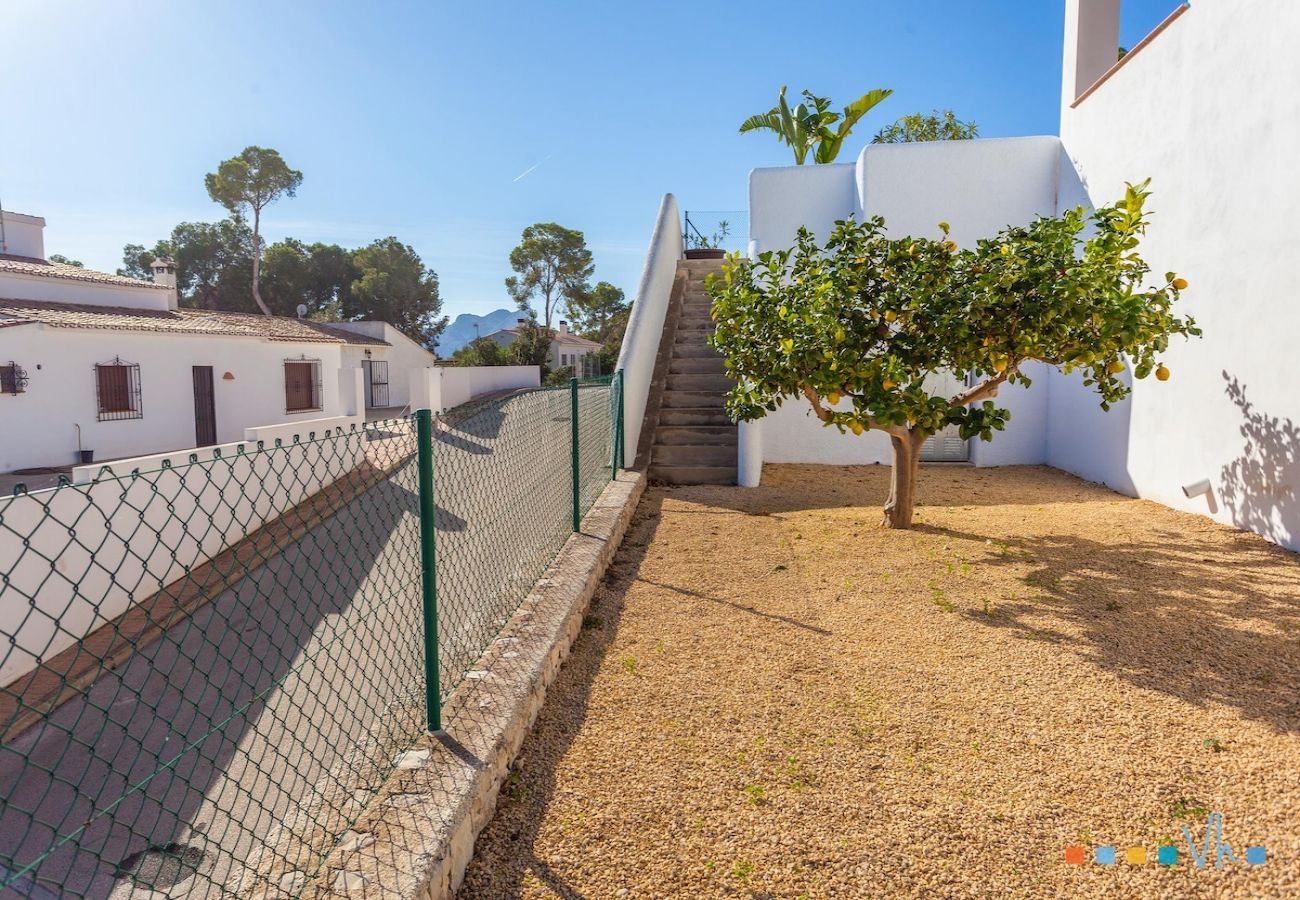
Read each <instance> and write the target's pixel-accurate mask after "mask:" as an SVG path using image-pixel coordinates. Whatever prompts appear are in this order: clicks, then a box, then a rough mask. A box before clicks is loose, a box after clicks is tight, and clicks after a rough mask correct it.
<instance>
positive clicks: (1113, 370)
mask: <svg viewBox="0 0 1300 900" xmlns="http://www.w3.org/2000/svg"><path fill="white" fill-rule="evenodd" d="M1123 371H1124V364H1123V363H1122V362H1120V361H1119V360H1118V359H1117V360H1115V361H1114V362H1113V363H1111V364H1110V365H1108V366H1107V367H1106V372H1107V373H1108V374H1110V375H1118V374H1119V373H1120V372H1123Z"/></svg>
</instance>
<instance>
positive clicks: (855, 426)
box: [849, 422, 862, 434]
mask: <svg viewBox="0 0 1300 900" xmlns="http://www.w3.org/2000/svg"><path fill="white" fill-rule="evenodd" d="M849 430H850V431H852V432H853V433H854V434H862V423H861V422H850V423H849Z"/></svg>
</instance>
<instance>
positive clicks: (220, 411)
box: [0, 324, 347, 472]
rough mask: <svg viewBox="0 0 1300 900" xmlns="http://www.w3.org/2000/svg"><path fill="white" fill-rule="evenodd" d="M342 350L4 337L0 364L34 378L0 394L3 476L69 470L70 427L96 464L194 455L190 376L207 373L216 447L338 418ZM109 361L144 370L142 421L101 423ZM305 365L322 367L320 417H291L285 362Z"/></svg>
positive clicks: (127, 337) (149, 338)
mask: <svg viewBox="0 0 1300 900" xmlns="http://www.w3.org/2000/svg"><path fill="white" fill-rule="evenodd" d="M339 346H340V345H338V344H326V343H288V342H279V341H276V342H272V341H263V340H253V339H249V338H230V337H218V336H206V335H183V336H178V335H166V334H157V333H149V332H131V331H106V330H92V329H73V328H50V327H47V326H44V325H39V324H25V325H16V326H11V327H9V328H4V329H0V359H3V360H4V361H6V362H8V361H9V360H11V359H12V360H14V361H15V362H17V363H18V364H19V365H21V366H22V367H23V368H24V369H25V370H26V371H27V375H28V377H29V378H30V382H29V384H28V385H27V390H26V392H25V393H22V394H17V395H11V394H0V472H8V471H12V470H14V469H25V468H32V467H37V466H59V465H68V464H70V463H73V462H75V461H76V451H77V432H76V429H75V427H74V423H77V424H80V426H81V446H82V447H84V448H85V449H88V450H94V451H95V459H96V460H105V459H112V458H115V457H125V456H137V455H140V454H141V453H156V452H160V451H166V450H173V449H177V448H188V447H193V446H194V443H195V431H194V387H193V381H192V376H191V371H190V368H191V366H212V369H213V388H214V393H215V401H216V402H215V406H216V413H217V441H218V443H227V442H230V441H238V440H241V439H243V437H244V430H245V429H246V428H248V427H250V426H253V425H263V424H267V423H284V422H288V423H293V422H301V421H305V420H308V419H318V418H321V417H327V416H333V415H337V414H338V413H340V412H343V411H346V410H347V404H345V403H341V402H340V387H339V384H340V378H339V376H338V374H337V372H338V370H339V367H340V365H341V358H340V350H339ZM115 356H116V357H121V359H123V360H124V361H126V362H131V363H138V364H139V366H140V392H141V407H142V410H143V412H144V415H143V416H142V417H141V418H138V419H119V420H116V421H106V422H100V421H98V420H97V417H96V412H97V408H96V400H95V372H94V366H95V364H96V363H103V362H108V361H110V360H112V359H113V358H114V357H115ZM301 356H306V357H307V358H309V359H319V360H320V361H321V393H322V408H321V409H319V410H309V411H304V412H298V413H288V412H286V411H285V408H284V399H285V398H284V361H285V360H286V359H296V358H298V357H301ZM227 372H229V373H230V374H231V375H232V376H233V379H231V380H226V379H225V378H224V377H223V376H224V375H225V374H226V373H227Z"/></svg>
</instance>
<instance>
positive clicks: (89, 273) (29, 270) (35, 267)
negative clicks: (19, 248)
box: [0, 253, 168, 291]
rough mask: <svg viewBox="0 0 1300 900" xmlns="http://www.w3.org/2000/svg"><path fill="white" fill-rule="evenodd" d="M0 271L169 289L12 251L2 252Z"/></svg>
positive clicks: (149, 282) (123, 276) (162, 289)
mask: <svg viewBox="0 0 1300 900" xmlns="http://www.w3.org/2000/svg"><path fill="white" fill-rule="evenodd" d="M0 272H12V273H13V274H15V275H39V276H40V277H42V278H66V279H68V280H70V281H90V282H94V283H95V284H118V285H123V286H125V287H138V288H156V289H157V290H160V291H165V290H168V288H167V287H166V286H165V285H161V284H154V283H153V282H152V281H141V280H139V279H138V278H127V277H126V276H125V275H110V274H108V273H107V272H96V271H95V270H94V269H83V268H81V267H80V266H70V265H67V264H66V263H55V262H50V261H49V260H46V259H36V258H35V257H31V256H14V255H13V254H10V253H0Z"/></svg>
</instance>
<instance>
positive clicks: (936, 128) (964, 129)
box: [871, 109, 980, 144]
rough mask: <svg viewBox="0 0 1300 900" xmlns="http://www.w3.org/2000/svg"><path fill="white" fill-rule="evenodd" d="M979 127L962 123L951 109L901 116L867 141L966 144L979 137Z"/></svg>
mask: <svg viewBox="0 0 1300 900" xmlns="http://www.w3.org/2000/svg"><path fill="white" fill-rule="evenodd" d="M979 131H980V127H979V126H978V125H976V124H975V123H974V122H963V121H962V120H961V119H958V118H957V117H956V116H955V115H953V112H952V110H950V109H947V110H944V111H943V112H939V110H937V109H936V110H935V111H934V112H932V113H930V114H929V115H926V114H925V113H913V114H912V115H910V116H902V117H900V118H899V119H898V121H896V122H894V123H893V124H890V125H886V126H885V127H884V128H882V129H880V131H878V132H876V136H875V137H873V138H872V139H871V143H873V144H910V143H915V142H918V141H967V140H970V139H971V138H976V137H979Z"/></svg>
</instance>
